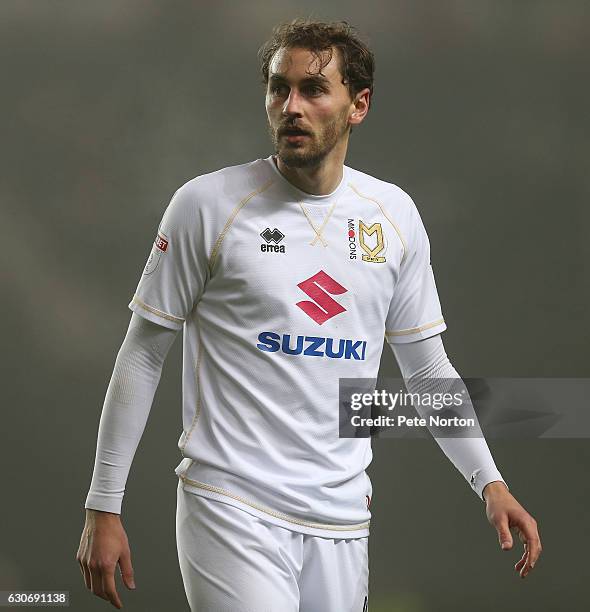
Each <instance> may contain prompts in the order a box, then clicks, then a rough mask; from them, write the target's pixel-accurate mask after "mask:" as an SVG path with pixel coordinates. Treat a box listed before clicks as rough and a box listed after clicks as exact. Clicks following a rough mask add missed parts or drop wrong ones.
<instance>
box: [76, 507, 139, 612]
mask: <svg viewBox="0 0 590 612" xmlns="http://www.w3.org/2000/svg"><path fill="white" fill-rule="evenodd" d="M76 560H77V561H78V563H80V569H81V571H82V576H84V582H85V583H86V588H88V589H90V590H91V591H92V592H93V593H94V594H95V595H98V597H102V599H106V600H107V601H110V602H111V603H112V604H113V606H115V608H119V609H120V608H122V607H123V604H122V603H121V600H120V599H119V595H118V593H117V587H116V585H115V568H116V567H117V563H119V565H120V568H121V577H122V578H123V582H124V584H125V586H126V587H127V588H128V589H134V588H135V581H134V579H133V567H132V565H131V551H130V550H129V543H128V541H127V534H126V533H125V530H124V529H123V525H122V524H121V518H120V516H119V515H118V514H113V513H111V512H101V511H99V510H90V509H87V510H86V524H85V525H84V529H83V530H82V537H81V539H80V547H79V548H78V553H77V554H76Z"/></svg>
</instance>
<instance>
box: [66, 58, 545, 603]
mask: <svg viewBox="0 0 590 612" xmlns="http://www.w3.org/2000/svg"><path fill="white" fill-rule="evenodd" d="M326 59H327V58H326ZM339 61H340V56H339V53H338V50H337V49H334V53H333V56H332V58H331V60H330V62H329V63H328V64H326V66H325V67H324V68H323V69H322V70H321V73H320V72H319V68H320V66H319V64H318V61H317V58H315V57H314V56H313V54H312V53H311V52H310V51H308V50H306V49H300V48H293V49H279V50H278V51H277V52H276V53H275V55H274V57H273V59H272V61H271V63H270V66H269V83H268V85H267V90H266V98H265V104H266V113H267V117H268V130H269V134H270V137H271V140H272V142H273V145H274V148H275V153H276V156H277V166H278V169H279V171H280V172H281V173H282V174H283V175H284V176H285V177H286V178H287V180H289V181H290V182H291V183H292V184H293V185H295V186H296V187H298V188H299V189H301V190H302V191H305V192H307V193H310V194H314V195H325V194H328V193H331V192H332V191H334V189H336V187H337V186H338V185H339V183H340V181H341V180H342V171H343V165H344V159H345V157H346V151H347V148H348V139H349V136H350V128H351V126H353V125H358V124H360V123H361V122H362V121H363V119H364V118H365V117H366V115H367V113H368V111H369V100H370V90H369V89H368V88H365V89H363V90H361V91H359V92H357V93H356V94H355V95H354V96H351V94H350V92H349V90H348V88H347V87H346V85H345V84H344V83H342V74H341V72H340V64H339ZM318 76H320V77H322V76H323V77H324V78H323V79H322V80H321V81H319V82H312V81H309V79H310V77H316V78H317V77H318ZM289 128H296V129H299V130H302V131H303V132H304V133H305V134H306V137H305V138H303V139H300V140H297V141H294V142H290V141H289V140H288V139H287V138H286V137H285V135H284V130H285V129H289ZM483 496H484V498H485V501H486V514H487V517H488V520H489V521H490V523H491V524H492V525H493V526H494V527H495V529H496V531H497V533H498V539H499V542H500V547H501V548H502V550H510V549H511V548H512V545H513V540H512V534H511V533H510V529H511V528H514V529H516V531H517V533H518V536H519V538H520V540H521V541H522V542H523V543H524V547H525V550H524V554H523V556H522V558H521V559H520V561H518V563H516V565H515V566H514V568H515V570H516V571H517V572H518V573H519V575H520V576H521V577H522V578H524V577H525V576H527V575H528V573H529V572H530V571H531V569H532V568H533V567H534V566H535V563H536V562H537V559H538V558H539V555H540V553H541V541H540V538H539V533H538V531H537V523H536V521H535V519H534V518H533V517H532V516H531V515H530V514H529V513H528V512H527V511H526V510H525V509H524V508H523V507H522V506H521V505H520V504H519V503H518V502H517V501H516V499H515V498H514V497H513V496H512V494H511V493H509V492H508V489H507V488H506V486H505V485H504V484H503V483H502V482H491V483H489V484H488V485H487V486H486V487H485V488H484V490H483ZM76 560H77V561H78V563H79V565H80V571H81V572H82V576H83V578H84V583H85V584H86V587H87V588H88V589H89V590H90V591H92V592H93V593H94V594H95V595H97V596H98V597H101V598H102V599H104V600H106V601H110V602H111V603H112V605H113V606H115V608H118V609H120V608H122V607H123V604H122V603H121V599H120V597H119V594H118V593H117V588H116V583H115V570H116V568H117V565H118V566H119V570H120V573H121V578H122V580H123V584H124V585H125V586H126V587H127V588H128V589H135V581H134V577H133V566H132V563H131V551H130V548H129V542H128V540H127V534H126V532H125V529H124V528H123V525H122V523H121V517H120V515H118V514H113V513H111V512H102V511H100V510H91V509H87V510H86V522H85V525H84V529H83V530H82V536H81V538H80V546H79V548H78V552H77V554H76Z"/></svg>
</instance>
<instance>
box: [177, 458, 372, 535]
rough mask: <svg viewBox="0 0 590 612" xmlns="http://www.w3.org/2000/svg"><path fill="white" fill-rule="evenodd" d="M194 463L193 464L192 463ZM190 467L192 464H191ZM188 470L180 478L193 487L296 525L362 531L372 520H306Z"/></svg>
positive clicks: (331, 529)
mask: <svg viewBox="0 0 590 612" xmlns="http://www.w3.org/2000/svg"><path fill="white" fill-rule="evenodd" d="M191 465H192V464H191ZM189 467H190V466H189ZM187 471H188V469H187V470H185V472H184V473H183V474H180V475H179V478H180V479H181V480H182V481H183V482H184V483H186V484H188V485H191V486H193V487H197V488H199V489H205V490H206V491H211V492H213V493H218V494H219V495H226V496H227V497H231V498H232V499H235V500H237V501H240V502H242V503H244V504H246V505H247V506H250V507H251V508H255V509H256V510H260V512H264V513H265V514H269V515H270V516H274V517H276V518H280V519H282V520H284V521H287V522H289V523H294V524H295V525H303V526H304V527H312V528H315V529H325V530H327V531H360V530H361V529H368V528H369V525H370V523H371V521H367V522H366V523H355V524H353V525H332V524H331V523H313V522H311V521H305V520H303V519H298V518H296V517H294V516H291V515H289V514H285V513H284V512H278V511H277V510H272V509H271V508H268V507H267V506H263V505H261V504H259V503H257V502H254V501H252V500H249V499H246V498H244V497H241V496H240V495H235V494H234V493H230V492H229V491H226V490H225V489H222V488H221V487H215V486H213V485H210V484H206V483H204V482H198V481H197V480H191V479H190V478H187V477H186V476H185V475H184V474H185V473H186V472H187Z"/></svg>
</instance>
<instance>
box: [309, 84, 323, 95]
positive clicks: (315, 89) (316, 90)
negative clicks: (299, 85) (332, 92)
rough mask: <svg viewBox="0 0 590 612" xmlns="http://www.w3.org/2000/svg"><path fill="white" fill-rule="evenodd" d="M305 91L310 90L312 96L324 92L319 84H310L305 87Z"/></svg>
mask: <svg viewBox="0 0 590 612" xmlns="http://www.w3.org/2000/svg"><path fill="white" fill-rule="evenodd" d="M305 91H307V92H309V93H310V94H311V95H312V96H318V95H320V94H322V93H323V89H322V88H321V87H320V86H319V85H310V86H309V87H306V88H305Z"/></svg>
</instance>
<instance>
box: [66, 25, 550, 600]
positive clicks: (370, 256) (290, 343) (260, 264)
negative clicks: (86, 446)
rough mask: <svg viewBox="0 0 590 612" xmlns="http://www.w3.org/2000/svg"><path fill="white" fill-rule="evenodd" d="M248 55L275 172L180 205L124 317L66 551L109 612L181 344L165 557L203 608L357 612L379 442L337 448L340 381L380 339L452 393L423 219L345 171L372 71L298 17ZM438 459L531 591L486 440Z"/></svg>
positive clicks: (514, 511) (227, 182)
mask: <svg viewBox="0 0 590 612" xmlns="http://www.w3.org/2000/svg"><path fill="white" fill-rule="evenodd" d="M260 58H261V63H262V74H263V77H264V83H265V85H266V112H267V116H268V124H269V130H270V135H271V138H272V141H273V145H274V149H275V153H276V154H275V155H271V156H269V157H267V158H265V159H257V160H255V161H253V162H250V163H247V164H242V165H239V166H233V167H229V168H224V169H222V170H219V171H217V172H213V173H210V174H207V175H203V176H199V177H196V178H194V179H192V180H190V181H188V182H187V183H186V184H185V185H183V186H182V187H180V188H179V189H178V190H177V191H176V192H175V194H174V196H173V198H172V200H171V202H170V204H169V206H168V208H167V210H166V212H165V214H164V216H163V219H162V222H161V224H160V226H159V229H158V233H157V236H156V240H155V243H154V246H153V249H152V252H151V254H150V257H149V259H148V262H147V264H146V267H145V270H144V272H143V275H142V277H141V279H140V281H139V285H138V288H137V291H136V293H135V295H134V297H133V300H132V302H131V303H130V305H129V307H130V308H131V310H133V315H132V319H131V323H130V326H129V330H128V333H127V336H126V338H125V340H124V342H123V345H122V347H121V350H120V351H119V354H118V356H117V361H116V364H115V369H114V372H113V377H112V380H111V383H110V385H109V388H108V390H107V396H106V399H105V405H104V408H103V412H102V416H101V421H100V426H99V434H98V445H97V455H96V462H95V466H94V474H93V479H92V483H91V487H90V491H89V494H88V498H87V500H86V505H85V506H86V525H85V527H84V530H83V533H82V539H81V543H80V548H79V551H78V555H77V559H78V561H79V563H80V566H81V570H82V573H83V575H84V579H85V582H86V586H87V587H88V588H89V589H91V590H92V592H93V593H95V594H96V595H98V596H100V597H102V598H104V599H106V600H108V601H111V602H112V603H113V605H115V606H116V607H121V602H120V598H119V596H118V594H117V591H116V586H115V579H114V571H115V568H116V565H117V563H118V564H119V565H120V569H121V574H122V577H123V581H124V583H125V584H126V586H127V587H129V588H134V582H133V570H132V566H131V558H130V551H129V545H128V542H127V537H126V534H125V531H124V529H123V527H122V524H121V521H120V511H121V502H122V497H123V492H124V488H125V482H126V479H127V476H128V472H129V468H130V465H131V461H132V459H133V455H134V453H135V450H136V448H137V445H138V443H139V440H140V438H141V435H142V432H143V429H144V427H145V423H146V420H147V417H148V414H149V411H150V408H151V403H152V400H153V396H154V393H155V390H156V387H157V385H158V381H159V377H160V373H161V368H162V364H163V362H164V359H165V357H166V354H167V352H168V350H169V348H170V346H171V344H172V342H173V340H174V337H175V334H176V332H177V331H178V330H180V329H181V328H182V329H183V333H184V336H183V340H184V342H183V431H182V435H181V436H180V440H179V448H180V450H181V452H182V455H183V460H182V461H181V462H180V464H179V465H178V467H177V468H176V473H177V475H178V476H179V483H178V489H177V545H178V556H179V563H180V568H181V572H182V577H183V581H184V585H185V589H186V593H187V598H188V601H189V604H190V606H191V609H193V610H212V611H215V612H218V611H221V610H224V611H225V610H228V611H229V610H231V611H232V612H240V611H246V610H248V611H262V610H269V611H277V612H279V611H280V612H288V611H296V610H302V611H315V610H322V611H323V612H342V611H344V610H354V611H356V610H358V611H359V612H360V611H361V610H366V609H367V608H368V535H369V519H370V516H371V514H370V511H369V504H370V501H371V496H372V488H371V483H370V480H369V478H368V476H367V475H366V472H365V468H366V467H367V466H368V465H369V463H370V461H371V447H370V438H345V437H339V435H338V422H339V413H338V382H339V379H341V378H368V379H375V378H376V375H377V371H378V368H379V362H380V357H381V352H382V348H383V338H384V337H385V339H386V340H387V342H388V345H389V346H391V348H392V350H393V351H394V354H395V357H396V359H397V361H398V363H399V365H400V369H401V371H402V375H403V376H404V379H405V380H406V383H407V386H408V387H409V389H410V390H411V389H412V388H417V387H418V386H420V385H421V388H423V387H424V383H425V381H427V380H431V379H432V380H434V379H438V380H439V381H440V380H442V379H458V378H459V375H458V374H457V372H456V371H455V370H454V368H453V367H452V366H451V364H450V362H449V360H448V358H447V356H446V354H445V352H444V349H443V346H442V341H441V338H440V333H441V332H442V331H443V330H444V329H446V325H445V322H444V320H443V317H442V313H441V308H440V303H439V300H438V296H437V292H436V286H435V283H434V276H433V274H432V268H431V266H430V250H429V242H428V237H427V235H426V231H425V229H424V226H423V224H422V222H421V219H420V216H419V214H418V211H417V209H416V207H415V205H414V203H413V201H412V200H411V198H410V197H409V196H408V195H407V194H406V193H405V192H403V191H402V190H401V189H400V188H398V187H396V186H395V185H393V184H391V183H388V182H385V181H382V180H379V179H376V178H374V177H372V176H370V175H368V174H365V173H362V172H359V171H357V170H354V169H352V168H350V167H348V166H345V165H344V160H345V156H346V151H347V146H348V139H349V134H350V132H351V131H352V128H353V126H356V125H359V124H360V123H361V122H362V121H363V120H364V118H365V117H366V115H367V112H368V110H369V103H370V98H371V95H372V91H373V70H374V59H373V55H372V53H371V52H370V51H369V49H368V48H367V47H366V45H365V44H364V43H363V42H362V41H360V40H359V39H358V38H357V36H356V35H355V33H354V31H353V29H352V28H350V27H349V26H348V25H347V24H346V23H344V22H340V23H332V24H326V23H318V22H312V21H303V20H295V21H294V22H292V23H289V24H283V25H281V26H279V27H277V28H275V31H274V33H273V36H272V38H271V39H270V40H269V41H268V42H267V43H266V44H265V45H264V46H263V47H262V49H261V51H260ZM437 442H438V443H439V445H440V446H441V448H442V449H443V451H444V452H445V453H446V455H447V456H448V457H449V459H450V460H451V461H452V462H453V463H454V465H455V466H456V467H457V468H458V469H459V470H460V471H461V473H462V474H463V475H464V476H465V478H467V480H469V482H470V484H471V486H472V487H473V489H474V491H475V492H476V493H477V494H478V495H479V496H480V497H481V498H482V499H485V503H486V512H487V516H488V518H489V520H490V522H491V523H492V524H493V525H494V527H495V528H496V530H497V532H498V535H499V540H500V544H501V547H502V548H503V549H509V548H511V547H512V535H511V532H510V528H511V527H515V528H516V529H517V531H518V534H519V536H520V538H521V540H522V541H523V542H524V543H525V551H524V554H523V556H522V559H521V560H520V561H519V562H518V563H517V564H516V566H515V569H516V570H517V571H518V572H519V573H520V575H521V576H522V577H524V576H526V575H527V574H528V573H529V571H530V570H531V569H532V567H533V566H534V564H535V562H536V560H537V558H538V556H539V554H540V551H541V545H540V540H539V536H538V532H537V528H536V523H535V521H534V519H533V518H532V517H531V516H530V515H529V514H528V513H527V512H526V511H525V510H524V508H523V507H522V506H521V505H520V504H519V503H518V502H517V501H516V499H515V498H514V497H513V496H512V495H511V493H510V492H509V491H508V488H507V486H506V484H505V483H504V481H503V479H502V476H501V475H500V473H499V472H498V470H497V468H496V466H495V464H494V461H493V459H492V457H491V455H490V452H489V449H488V447H487V445H486V443H485V440H484V439H483V437H466V438H461V439H452V438H448V439H437Z"/></svg>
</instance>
